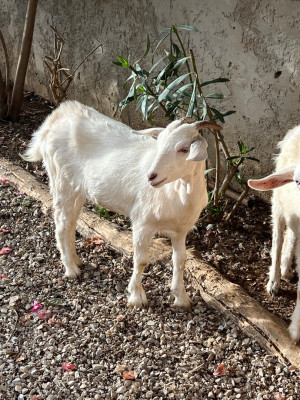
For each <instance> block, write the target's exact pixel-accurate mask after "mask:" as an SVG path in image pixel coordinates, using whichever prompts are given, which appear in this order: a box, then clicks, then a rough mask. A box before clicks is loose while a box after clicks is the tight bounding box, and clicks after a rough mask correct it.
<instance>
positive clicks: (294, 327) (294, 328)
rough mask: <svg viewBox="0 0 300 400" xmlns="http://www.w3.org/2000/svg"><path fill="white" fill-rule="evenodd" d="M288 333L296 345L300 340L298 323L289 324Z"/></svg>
mask: <svg viewBox="0 0 300 400" xmlns="http://www.w3.org/2000/svg"><path fill="white" fill-rule="evenodd" d="M289 333H290V336H291V339H292V341H293V342H294V343H298V342H299V340H300V326H299V323H293V322H292V323H291V325H290V326H289Z"/></svg>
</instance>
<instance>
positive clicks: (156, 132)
mask: <svg viewBox="0 0 300 400" xmlns="http://www.w3.org/2000/svg"><path fill="white" fill-rule="evenodd" d="M164 129H165V128H148V129H143V130H141V131H134V133H137V134H138V135H146V136H152V137H153V138H154V139H157V137H158V135H159V134H160V132H162V131H163V130H164Z"/></svg>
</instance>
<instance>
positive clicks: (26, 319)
mask: <svg viewBox="0 0 300 400" xmlns="http://www.w3.org/2000/svg"><path fill="white" fill-rule="evenodd" d="M30 318H31V314H26V315H23V316H22V317H20V319H19V322H20V324H25V323H26V322H27V321H29V320H30Z"/></svg>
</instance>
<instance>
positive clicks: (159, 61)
mask: <svg viewBox="0 0 300 400" xmlns="http://www.w3.org/2000/svg"><path fill="white" fill-rule="evenodd" d="M165 58H166V56H163V58H161V59H160V60H158V61H157V62H156V63H155V64H154V65H152V67H151V68H150V71H149V73H151V72H152V71H153V70H154V69H155V68H156V67H157V66H158V64H159V63H161V62H162V61H163V60H164V59H165Z"/></svg>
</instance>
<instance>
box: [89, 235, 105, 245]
mask: <svg viewBox="0 0 300 400" xmlns="http://www.w3.org/2000/svg"><path fill="white" fill-rule="evenodd" d="M86 241H87V242H88V244H97V245H102V244H104V243H105V241H104V240H103V239H102V238H100V237H98V236H95V237H93V238H92V239H91V238H87V239H86Z"/></svg>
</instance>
